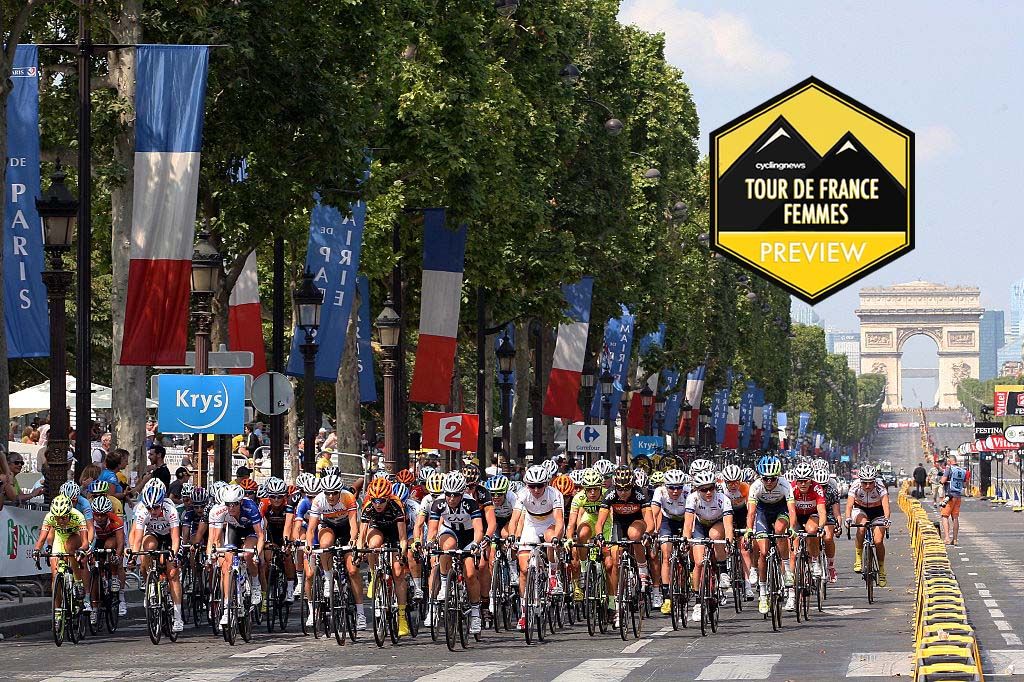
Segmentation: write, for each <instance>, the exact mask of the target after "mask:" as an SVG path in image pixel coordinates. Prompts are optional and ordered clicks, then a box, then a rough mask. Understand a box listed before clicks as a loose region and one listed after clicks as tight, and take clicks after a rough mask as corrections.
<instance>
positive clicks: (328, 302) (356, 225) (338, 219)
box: [287, 197, 366, 383]
mask: <svg viewBox="0 0 1024 682" xmlns="http://www.w3.org/2000/svg"><path fill="white" fill-rule="evenodd" d="M350 208H351V210H352V215H351V216H348V215H342V213H341V211H339V210H338V209H336V208H335V207H333V206H328V205H326V204H323V203H321V202H320V198H319V197H315V203H314V205H313V212H312V216H311V218H310V226H309V244H308V246H307V247H306V267H307V268H308V269H309V270H310V272H312V273H313V283H314V284H315V285H316V286H317V288H318V289H320V291H322V292H323V293H324V304H323V308H321V309H320V329H319V330H317V333H316V335H315V336H314V337H313V338H314V341H315V342H316V344H317V345H318V346H319V349H318V350H317V353H316V378H317V380H318V381H330V382H331V383H334V382H336V381H337V380H338V368H340V367H341V355H342V353H343V352H344V350H345V334H346V333H347V332H348V322H349V319H350V318H351V317H352V300H353V299H354V298H355V294H356V272H357V271H358V270H359V255H360V252H361V251H362V247H363V227H364V226H365V224H366V202H363V201H357V202H356V203H354V204H351V206H350ZM305 339H306V335H305V333H304V332H303V331H302V330H301V329H299V327H298V326H296V327H295V331H294V334H292V348H291V354H290V355H289V356H288V371H287V373H288V374H291V375H292V376H302V372H303V369H302V349H301V348H300V346H301V345H302V344H303V343H305Z"/></svg>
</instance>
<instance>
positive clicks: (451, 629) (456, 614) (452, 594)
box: [444, 559, 462, 651]
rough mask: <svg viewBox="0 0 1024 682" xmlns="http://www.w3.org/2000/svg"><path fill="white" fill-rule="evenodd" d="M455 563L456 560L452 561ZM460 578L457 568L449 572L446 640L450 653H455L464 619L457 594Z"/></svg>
mask: <svg viewBox="0 0 1024 682" xmlns="http://www.w3.org/2000/svg"><path fill="white" fill-rule="evenodd" d="M452 561H453V562H454V561H455V559H453V560H452ZM458 580H459V576H458V574H457V573H456V572H455V568H451V569H449V571H448V586H447V587H448V589H447V590H446V591H445V593H444V640H445V644H447V645H448V651H455V641H456V639H457V638H458V636H459V632H458V631H459V621H460V620H461V619H462V610H461V608H460V605H459V597H458V594H457V593H456V592H457V590H456V588H457V586H458V584H459V583H458Z"/></svg>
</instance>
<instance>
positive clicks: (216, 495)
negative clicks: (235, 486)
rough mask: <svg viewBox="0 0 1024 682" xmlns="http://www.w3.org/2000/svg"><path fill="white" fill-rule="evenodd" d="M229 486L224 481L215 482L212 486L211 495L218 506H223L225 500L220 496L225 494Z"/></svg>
mask: <svg viewBox="0 0 1024 682" xmlns="http://www.w3.org/2000/svg"><path fill="white" fill-rule="evenodd" d="M227 486H228V484H227V483H225V482H224V481H214V482H213V485H211V486H210V495H211V496H212V497H213V501H214V502H215V503H217V504H223V502H224V501H223V500H221V499H220V494H221V493H222V492H224V488H226V487H227Z"/></svg>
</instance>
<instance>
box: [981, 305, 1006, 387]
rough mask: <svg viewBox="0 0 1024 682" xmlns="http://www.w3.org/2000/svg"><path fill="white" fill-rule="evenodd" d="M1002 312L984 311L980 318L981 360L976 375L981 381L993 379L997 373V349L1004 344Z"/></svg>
mask: <svg viewBox="0 0 1024 682" xmlns="http://www.w3.org/2000/svg"><path fill="white" fill-rule="evenodd" d="M1003 318H1004V314H1003V311H1002V310H986V311H985V312H984V314H982V316H981V322H980V325H979V335H978V337H979V338H978V340H979V342H980V343H979V345H980V348H979V350H980V354H981V358H980V361H979V363H978V365H979V366H978V374H979V377H978V378H980V379H981V380H982V381H985V380H986V379H995V378H996V376H998V371H999V361H998V355H999V349H1000V348H1002V347H1003V345H1004V344H1005V343H1006V334H1005V329H1004V325H1003Z"/></svg>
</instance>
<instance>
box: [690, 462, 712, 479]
mask: <svg viewBox="0 0 1024 682" xmlns="http://www.w3.org/2000/svg"><path fill="white" fill-rule="evenodd" d="M714 468H715V464H714V462H712V461H711V460H710V459H695V460H693V461H692V462H690V475H691V476H693V475H694V474H696V473H697V472H699V471H712V470H713V469H714Z"/></svg>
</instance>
